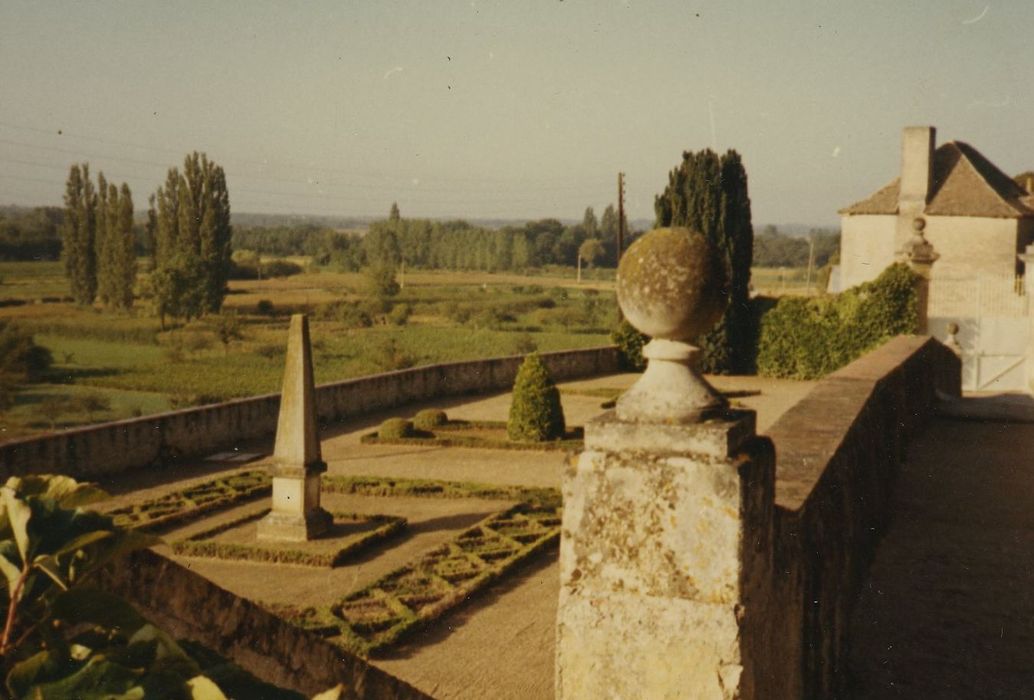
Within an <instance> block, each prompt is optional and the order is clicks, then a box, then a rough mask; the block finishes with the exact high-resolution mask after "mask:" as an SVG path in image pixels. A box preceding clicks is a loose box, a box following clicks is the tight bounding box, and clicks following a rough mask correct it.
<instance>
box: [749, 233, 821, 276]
mask: <svg viewBox="0 0 1034 700" xmlns="http://www.w3.org/2000/svg"><path fill="white" fill-rule="evenodd" d="M839 252H840V233H839V232H837V231H830V230H828V229H812V230H811V231H809V232H808V235H807V236H806V237H800V236H790V235H787V234H785V233H781V232H780V231H779V229H778V228H776V227H775V226H773V225H771V224H769V225H767V226H765V227H764V228H763V229H761V233H759V234H757V235H755V236H754V264H755V265H757V266H758V267H807V265H808V260H809V258H811V264H812V266H813V267H815V268H820V267H823V266H825V265H826V264H827V263H829V262H830V260H834V259H835V258H836V256H837V255H838V253H839Z"/></svg>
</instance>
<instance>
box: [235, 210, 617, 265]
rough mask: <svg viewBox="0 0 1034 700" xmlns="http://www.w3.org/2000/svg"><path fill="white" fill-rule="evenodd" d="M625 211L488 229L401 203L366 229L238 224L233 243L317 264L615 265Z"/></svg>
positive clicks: (238, 247)
mask: <svg viewBox="0 0 1034 700" xmlns="http://www.w3.org/2000/svg"><path fill="white" fill-rule="evenodd" d="M617 228H618V217H617V214H616V212H615V211H614V207H613V206H608V207H607V208H606V210H605V211H604V212H603V216H602V217H601V218H599V219H597V217H596V214H595V212H594V211H593V209H592V207H589V208H588V209H586V211H585V215H584V217H583V220H582V222H581V223H580V224H575V225H564V224H563V223H561V222H560V221H558V220H556V219H541V220H538V221H531V222H528V223H526V224H524V225H522V226H508V227H505V228H502V229H489V228H483V227H480V226H475V225H472V224H470V223H468V222H466V221H432V220H429V219H404V218H402V216H401V214H400V213H399V212H398V207H397V206H395V207H394V210H393V213H392V214H389V216H388V218H387V219H386V220H382V221H378V222H375V223H374V224H372V225H371V226H370V228H369V233H368V234H367V235H366V236H359V235H357V234H355V233H351V232H342V231H334V230H332V229H326V228H320V227H318V226H313V225H301V226H295V227H287V226H281V227H275V228H242V227H239V226H235V227H234V232H233V247H234V248H235V249H238V250H240V249H248V250H253V251H256V252H259V253H263V254H266V255H281V256H284V255H311V256H312V257H313V259H314V260H315V261H316V263H317V264H321V265H327V264H331V265H334V266H336V267H338V268H340V269H344V270H348V271H355V270H359V269H361V268H363V267H366V266H368V265H383V264H388V265H389V266H393V267H398V266H401V265H403V264H404V265H405V266H406V267H409V268H423V269H453V270H486V271H494V270H525V269H528V268H535V267H543V266H546V265H569V266H574V265H576V264H577V262H578V258H579V256H580V257H581V261H582V263H583V264H589V265H592V264H596V265H607V266H613V265H614V264H615V262H616V238H617Z"/></svg>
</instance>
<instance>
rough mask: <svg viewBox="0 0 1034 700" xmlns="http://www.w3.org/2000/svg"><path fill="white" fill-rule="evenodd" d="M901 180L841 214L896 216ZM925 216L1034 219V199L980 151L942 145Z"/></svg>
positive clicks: (935, 157)
mask: <svg viewBox="0 0 1034 700" xmlns="http://www.w3.org/2000/svg"><path fill="white" fill-rule="evenodd" d="M899 188H900V178H896V179H895V180H894V181H893V182H891V183H889V184H888V185H886V186H884V187H882V188H880V189H879V190H877V191H876V192H874V193H873V194H872V195H871V196H869V197H868V198H867V199H863V200H862V201H860V202H855V203H854V204H852V205H851V206H849V207H845V208H843V209H841V210H840V213H841V214H847V215H854V214H897V213H898V191H899ZM924 213H925V214H927V215H929V216H981V217H991V218H1000V219H1001V218H1007V219H1019V218H1026V217H1034V196H1032V194H1031V193H1028V192H1027V190H1025V189H1023V188H1022V187H1020V186H1019V185H1018V184H1016V182H1015V181H1014V180H1013V179H1012V178H1011V177H1009V176H1008V175H1006V174H1005V173H1003V172H1002V171H1001V170H999V169H998V168H997V167H996V166H995V165H994V163H992V162H991V161H989V160H988V159H987V158H985V157H984V156H983V154H981V153H980V151H978V150H977V149H975V148H973V147H972V146H970V145H969V144H968V143H963V142H961V141H949V142H948V143H945V144H942V145H941V146H940V147H938V148H937V150H936V151H934V154H933V183H932V185H931V195H930V198H929V200H928V201H927V204H926V209H925V210H924Z"/></svg>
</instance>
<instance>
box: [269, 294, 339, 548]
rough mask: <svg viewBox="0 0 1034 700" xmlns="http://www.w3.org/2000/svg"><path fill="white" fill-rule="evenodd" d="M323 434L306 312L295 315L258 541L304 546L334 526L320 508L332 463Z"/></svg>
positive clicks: (292, 320) (326, 513) (288, 340)
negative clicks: (269, 500)
mask: <svg viewBox="0 0 1034 700" xmlns="http://www.w3.org/2000/svg"><path fill="white" fill-rule="evenodd" d="M318 430H319V428H318V425H317V417H316V385H315V381H314V380H313V372H312V349H311V347H310V345H309V321H308V319H307V318H306V317H305V314H295V315H293V316H292V317H291V329H290V331H289V332H288V338H287V357H286V360H285V362H284V384H283V390H282V391H281V394H280V418H279V421H278V422H277V428H276V446H275V448H274V449H273V465H272V471H273V510H272V511H271V512H270V513H269V515H267V516H266V517H265V518H263V519H262V520H261V521H259V526H258V537H259V539H262V540H281V541H288V542H301V541H305V540H310V539H312V538H314V537H316V536H318V535H319V534H321V533H323V532H325V531H326V530H327V529H328V528H329V527H330V524H331V522H332V520H333V518H332V517H331V515H330V513H328V512H327V511H325V510H323V508H321V507H320V474H322V473H323V472H325V471H326V470H327V465H326V464H325V463H324V461H323V457H322V454H321V451H320V440H319V435H318Z"/></svg>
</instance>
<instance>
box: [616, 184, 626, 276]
mask: <svg viewBox="0 0 1034 700" xmlns="http://www.w3.org/2000/svg"><path fill="white" fill-rule="evenodd" d="M624 247H625V174H624V173H618V248H617V261H616V262H617V263H620V262H621V251H622V250H623V249H624Z"/></svg>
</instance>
